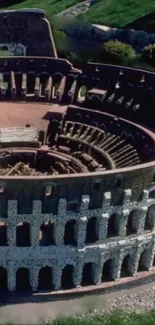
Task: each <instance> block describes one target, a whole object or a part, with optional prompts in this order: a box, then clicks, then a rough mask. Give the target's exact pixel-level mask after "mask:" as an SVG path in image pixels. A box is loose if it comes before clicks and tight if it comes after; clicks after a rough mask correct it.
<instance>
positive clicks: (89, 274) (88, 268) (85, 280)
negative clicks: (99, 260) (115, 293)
mask: <svg viewBox="0 0 155 325" xmlns="http://www.w3.org/2000/svg"><path fill="white" fill-rule="evenodd" d="M91 284H94V281H93V263H86V264H85V265H84V267H83V274H82V285H83V286H87V285H91Z"/></svg>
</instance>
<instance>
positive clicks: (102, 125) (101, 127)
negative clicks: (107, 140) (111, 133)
mask: <svg viewBox="0 0 155 325" xmlns="http://www.w3.org/2000/svg"><path fill="white" fill-rule="evenodd" d="M100 129H101V130H103V131H104V132H105V133H106V131H107V128H106V126H105V124H104V123H101V124H100Z"/></svg>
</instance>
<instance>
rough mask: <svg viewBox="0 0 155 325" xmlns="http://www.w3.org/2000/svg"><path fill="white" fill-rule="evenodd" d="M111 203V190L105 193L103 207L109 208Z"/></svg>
mask: <svg viewBox="0 0 155 325" xmlns="http://www.w3.org/2000/svg"><path fill="white" fill-rule="evenodd" d="M110 203H111V192H105V193H104V194H103V203H102V209H104V210H105V209H108V208H109V207H110Z"/></svg>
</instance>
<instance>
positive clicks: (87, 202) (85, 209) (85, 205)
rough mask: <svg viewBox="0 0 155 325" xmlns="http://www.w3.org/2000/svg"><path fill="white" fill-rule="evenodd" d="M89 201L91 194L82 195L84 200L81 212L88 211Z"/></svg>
mask: <svg viewBox="0 0 155 325" xmlns="http://www.w3.org/2000/svg"><path fill="white" fill-rule="evenodd" d="M89 203H90V196H89V195H83V196H82V202H81V205H80V213H81V214H85V212H88V208H89Z"/></svg>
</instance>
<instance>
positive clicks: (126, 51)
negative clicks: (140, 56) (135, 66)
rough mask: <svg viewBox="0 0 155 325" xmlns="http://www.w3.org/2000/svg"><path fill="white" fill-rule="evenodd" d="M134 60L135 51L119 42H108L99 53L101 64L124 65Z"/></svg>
mask: <svg viewBox="0 0 155 325" xmlns="http://www.w3.org/2000/svg"><path fill="white" fill-rule="evenodd" d="M134 58H135V51H134V49H133V48H132V46H131V45H128V44H125V43H121V42H119V41H109V42H106V43H104V45H103V47H102V48H101V52H100V59H101V61H102V62H106V63H113V64H117V63H118V64H120V63H122V64H125V63H127V62H128V61H129V60H131V59H134Z"/></svg>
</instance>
